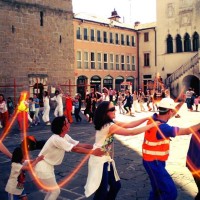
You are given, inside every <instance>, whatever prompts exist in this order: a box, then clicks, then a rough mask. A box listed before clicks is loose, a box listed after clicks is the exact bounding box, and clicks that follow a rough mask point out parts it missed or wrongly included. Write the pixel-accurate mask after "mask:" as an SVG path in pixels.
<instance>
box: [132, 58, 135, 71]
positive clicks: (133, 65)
mask: <svg viewBox="0 0 200 200" xmlns="http://www.w3.org/2000/svg"><path fill="white" fill-rule="evenodd" d="M131 66H132V67H131V68H132V71H135V57H134V56H132V57H131Z"/></svg>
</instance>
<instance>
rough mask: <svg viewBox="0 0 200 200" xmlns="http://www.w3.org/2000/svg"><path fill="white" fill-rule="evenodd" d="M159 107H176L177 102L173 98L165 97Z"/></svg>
mask: <svg viewBox="0 0 200 200" xmlns="http://www.w3.org/2000/svg"><path fill="white" fill-rule="evenodd" d="M158 107H161V108H167V109H173V110H174V109H175V107H176V105H175V102H174V100H173V99H171V98H163V99H162V100H161V101H160V103H159V105H158Z"/></svg>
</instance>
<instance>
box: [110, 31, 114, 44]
mask: <svg viewBox="0 0 200 200" xmlns="http://www.w3.org/2000/svg"><path fill="white" fill-rule="evenodd" d="M113 43H114V42H113V34H112V33H110V44H113Z"/></svg>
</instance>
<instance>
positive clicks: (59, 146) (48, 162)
mask: <svg viewBox="0 0 200 200" xmlns="http://www.w3.org/2000/svg"><path fill="white" fill-rule="evenodd" d="M78 143H79V141H76V140H73V139H72V138H71V137H70V136H69V135H67V134H66V135H65V136H64V137H60V136H59V135H56V134H54V135H52V136H51V137H50V138H49V139H48V140H47V142H46V143H45V145H44V147H43V148H42V150H41V151H40V153H39V156H40V155H44V160H42V161H40V162H38V163H37V165H36V166H35V172H36V175H37V177H38V178H41V179H48V178H52V177H54V176H55V174H54V165H60V164H61V163H62V161H63V158H64V155H65V151H67V152H69V151H71V150H72V148H73V147H74V146H76V145H77V144H78Z"/></svg>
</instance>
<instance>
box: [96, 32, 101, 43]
mask: <svg viewBox="0 0 200 200" xmlns="http://www.w3.org/2000/svg"><path fill="white" fill-rule="evenodd" d="M97 42H101V31H97Z"/></svg>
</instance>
